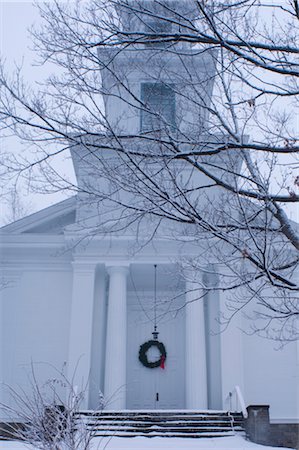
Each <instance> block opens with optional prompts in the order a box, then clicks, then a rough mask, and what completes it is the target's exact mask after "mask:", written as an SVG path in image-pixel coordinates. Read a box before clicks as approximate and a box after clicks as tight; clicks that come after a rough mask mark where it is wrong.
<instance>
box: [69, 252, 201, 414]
mask: <svg viewBox="0 0 299 450" xmlns="http://www.w3.org/2000/svg"><path fill="white" fill-rule="evenodd" d="M99 267H100V270H99ZM179 277H180V275H179V272H178V268H177V266H176V265H171V264H159V265H158V292H157V295H158V299H159V305H158V310H157V311H156V312H154V305H153V298H154V291H153V289H154V287H153V264H148V263H143V264H142V263H136V262H132V263H131V264H125V263H124V262H117V261H115V262H113V263H112V262H111V261H109V262H107V263H106V264H103V263H99V264H96V263H90V261H89V262H87V260H86V262H83V259H82V258H81V260H80V263H79V262H77V261H75V262H74V263H73V294H72V309H71V311H72V312H71V324H70V336H69V360H68V368H69V377H72V378H73V377H74V379H75V382H76V383H77V384H78V386H79V387H80V389H82V387H84V386H85V384H86V385H87V386H88V391H89V394H88V395H86V398H85V400H84V407H85V408H91V407H93V408H96V402H97V398H95V397H96V396H97V395H98V392H99V391H100V390H101V391H103V392H104V396H105V401H106V403H107V409H111V410H123V409H128V408H130V409H154V408H162V409H163V408H164V409H172V408H176V409H184V408H186V409H206V408H207V407H208V403H207V386H208V380H207V365H206V360H207V356H206V336H205V317H204V316H205V310H204V299H203V295H202V289H201V285H200V284H196V281H195V282H194V280H193V281H192V282H191V281H189V282H187V283H185V282H184V281H183V280H182V279H180V280H179ZM175 278H176V279H177V280H179V282H177V285H175V284H174V280H175ZM98 279H100V285H101V284H103V283H104V289H103V286H102V289H99V288H97V284H99V280H98ZM196 287H197V288H196ZM95 310H98V311H101V312H100V314H98V323H96V322H95V321H94V320H93V311H95ZM154 313H156V315H157V317H158V331H159V336H158V339H159V340H161V341H163V343H164V345H165V347H166V350H167V359H166V363H165V369H161V368H155V369H149V368H146V367H144V366H142V364H141V362H140V361H139V359H138V351H139V347H140V345H142V344H143V343H144V341H147V340H150V339H152V331H153V316H154ZM104 323H106V326H105V333H104V334H105V335H104V336H103V339H102V342H101V343H99V342H97V343H96V342H94V340H95V337H96V336H99V333H97V330H96V329H94V328H97V327H103V324H104ZM78 330H81V331H80V332H78ZM98 331H99V330H98ZM102 335H103V333H102ZM149 356H151V357H153V358H155V357H156V355H155V354H152V355H149ZM198 356H199V357H198ZM94 359H99V360H98V361H97V362H96V361H94ZM99 365H101V366H102V367H100V368H99ZM94 367H98V368H99V370H96V371H95V370H94V369H93V368H94ZM74 374H75V375H74ZM101 374H102V376H101ZM95 377H97V379H95ZM95 384H96V385H97V389H96V388H95ZM178 392H179V394H178ZM163 405H164V406H163Z"/></svg>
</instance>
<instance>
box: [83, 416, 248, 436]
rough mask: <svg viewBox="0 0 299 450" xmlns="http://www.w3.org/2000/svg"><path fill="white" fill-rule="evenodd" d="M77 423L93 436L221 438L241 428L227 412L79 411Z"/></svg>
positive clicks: (236, 418)
mask: <svg viewBox="0 0 299 450" xmlns="http://www.w3.org/2000/svg"><path fill="white" fill-rule="evenodd" d="M78 421H83V422H84V424H85V425H86V426H88V427H90V428H92V429H93V430H94V431H95V434H96V436H121V437H134V436H147V437H153V436H160V437H217V436H219V437H223V436H232V435H233V434H234V432H235V431H238V430H241V429H242V415H241V414H239V413H236V414H231V413H229V412H227V411H82V412H81V413H79V414H78Z"/></svg>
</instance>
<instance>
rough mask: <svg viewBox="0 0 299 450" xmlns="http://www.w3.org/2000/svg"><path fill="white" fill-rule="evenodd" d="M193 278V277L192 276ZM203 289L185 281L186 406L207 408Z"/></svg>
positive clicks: (193, 282)
mask: <svg viewBox="0 0 299 450" xmlns="http://www.w3.org/2000/svg"><path fill="white" fill-rule="evenodd" d="M193 279H194V280H195V277H193ZM202 294H203V291H202V289H200V287H199V285H198V284H197V283H196V281H193V280H191V281H187V282H186V408H187V409H207V368H206V345H205V322H204V301H203V298H201V297H202Z"/></svg>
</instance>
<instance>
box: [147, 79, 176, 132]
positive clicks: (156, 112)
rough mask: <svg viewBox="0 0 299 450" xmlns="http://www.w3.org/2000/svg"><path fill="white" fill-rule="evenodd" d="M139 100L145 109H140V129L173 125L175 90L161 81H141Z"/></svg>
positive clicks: (156, 128)
mask: <svg viewBox="0 0 299 450" xmlns="http://www.w3.org/2000/svg"><path fill="white" fill-rule="evenodd" d="M141 100H142V102H143V103H144V104H145V107H146V109H147V111H145V110H142V111H141V131H154V130H161V129H163V128H164V129H165V127H167V126H168V127H172V128H174V127H175V92H174V90H173V89H172V88H171V87H169V86H166V85H165V84H163V83H142V84H141Z"/></svg>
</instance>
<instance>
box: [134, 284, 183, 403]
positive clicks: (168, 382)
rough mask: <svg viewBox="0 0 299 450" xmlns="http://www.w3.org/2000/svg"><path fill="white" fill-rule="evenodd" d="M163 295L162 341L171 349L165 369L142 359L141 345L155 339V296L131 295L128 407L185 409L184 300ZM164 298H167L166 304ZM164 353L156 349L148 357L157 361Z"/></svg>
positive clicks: (160, 312) (161, 316) (159, 314)
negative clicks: (154, 366) (152, 365)
mask: <svg viewBox="0 0 299 450" xmlns="http://www.w3.org/2000/svg"><path fill="white" fill-rule="evenodd" d="M172 297H173V293H172V294H171V295H167V293H164V294H163V295H162V296H161V293H160V294H159V299H160V301H159V306H158V308H157V317H158V331H159V337H158V340H159V341H160V342H163V344H164V345H165V348H166V352H167V358H166V361H165V369H162V368H160V367H157V368H154V369H150V368H147V367H144V366H143V365H142V363H141V362H140V361H139V359H138V355H139V348H140V345H142V344H143V343H144V342H146V341H149V340H151V339H153V336H152V332H153V327H154V324H153V322H152V320H153V317H154V314H153V296H143V297H139V298H138V299H137V297H136V296H133V295H131V296H129V298H128V337H127V408H128V409H183V408H184V407H185V310H184V308H182V309H180V311H178V309H179V308H180V306H182V301H183V300H182V299H177V300H175V301H173V300H172V301H171V303H169V301H167V300H168V299H171V298H172ZM161 299H163V300H165V303H164V302H163V301H162V302H161ZM159 355H160V353H159V352H158V351H157V350H156V349H155V348H152V349H151V350H149V351H148V359H149V360H156V359H158V358H159Z"/></svg>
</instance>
